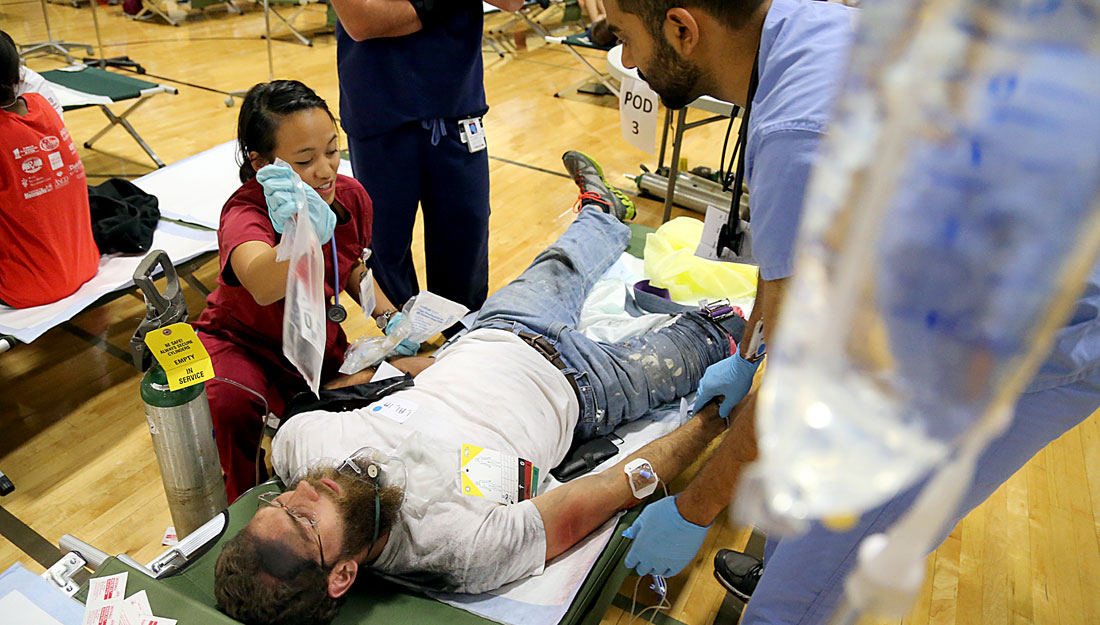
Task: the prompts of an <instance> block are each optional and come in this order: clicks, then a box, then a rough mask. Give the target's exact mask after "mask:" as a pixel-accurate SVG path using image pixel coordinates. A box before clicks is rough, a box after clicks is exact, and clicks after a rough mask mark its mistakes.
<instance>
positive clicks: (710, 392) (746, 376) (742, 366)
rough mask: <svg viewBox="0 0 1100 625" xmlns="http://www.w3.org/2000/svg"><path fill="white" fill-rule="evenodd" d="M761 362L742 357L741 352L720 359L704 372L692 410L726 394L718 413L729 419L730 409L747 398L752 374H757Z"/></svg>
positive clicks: (695, 410)
mask: <svg viewBox="0 0 1100 625" xmlns="http://www.w3.org/2000/svg"><path fill="white" fill-rule="evenodd" d="M759 366H760V362H759V361H757V362H749V361H747V360H745V359H744V358H742V357H741V352H740V351H738V352H737V353H736V354H734V355H732V356H730V357H729V358H726V359H725V360H719V361H718V362H716V363H714V364H713V365H711V366H709V367H707V370H706V372H704V373H703V379H702V380H700V381H699V390H697V391H696V392H695V404H694V405H693V406H692V408H691V410H692V412H699V409H700V408H702V407H703V406H706V405H707V402H709V401H710V400H712V399H714V398H715V397H718V396H719V395H723V396H725V399H723V400H722V405H721V406H719V407H718V414H719V415H720V416H721V417H722V418H723V419H727V420H728V419H729V417H730V411H731V410H733V407H734V406H736V405H737V403H738V402H739V401H741V400H742V399H744V398H745V395H747V394H748V392H749V389H750V388H752V376H753V375H755V374H756V368H757V367H759Z"/></svg>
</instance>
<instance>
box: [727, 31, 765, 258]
mask: <svg viewBox="0 0 1100 625" xmlns="http://www.w3.org/2000/svg"><path fill="white" fill-rule="evenodd" d="M756 54H757V59H756V60H755V61H753V64H752V78H750V79H749V93H748V98H747V101H746V102H745V107H744V108H743V109H742V110H741V126H740V127H739V128H738V130H737V146H736V149H735V150H734V152H733V154H732V155H731V156H730V161H731V162H732V161H733V158H734V157H736V158H737V167H736V169H735V170H734V173H733V174H732V176H731V175H729V174H727V175H726V179H725V181H724V183H723V185H722V190H723V191H733V202H732V204H731V206H730V213H729V217H727V218H726V223H725V224H724V225H723V226H722V228H721V229H720V230H719V232H718V252H719V253H721V252H722V250H723V249H724V248H728V249H730V250H731V251H732V252H733V253H734V254H735V255H737V256H740V255H741V251H742V249H743V247H744V244H745V231H744V229H743V228H742V226H741V194H742V193H743V186H744V182H745V150H746V149H748V143H749V133H748V129H749V113H750V112H752V99H753V98H754V97H756V88H757V84H758V83H759V82H760V74H759V64H760V59H759V56H760V51H759V49H758V50H757V53H756ZM726 170H727V171H729V168H728V167H727V168H726ZM731 185H732V187H733V188H732V189H731V188H730V187H731Z"/></svg>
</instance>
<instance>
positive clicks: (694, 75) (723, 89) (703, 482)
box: [606, 0, 856, 596]
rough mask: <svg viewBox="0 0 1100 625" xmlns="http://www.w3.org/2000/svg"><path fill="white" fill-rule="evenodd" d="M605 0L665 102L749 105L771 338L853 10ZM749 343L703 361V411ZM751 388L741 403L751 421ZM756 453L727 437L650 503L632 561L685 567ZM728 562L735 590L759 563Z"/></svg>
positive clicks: (737, 367) (638, 525)
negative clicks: (707, 99) (688, 476)
mask: <svg viewBox="0 0 1100 625" xmlns="http://www.w3.org/2000/svg"><path fill="white" fill-rule="evenodd" d="M606 7H607V19H608V24H609V25H610V28H611V30H612V31H613V32H614V33H615V34H616V35H617V36H618V37H619V39H620V40H621V41H622V42H623V63H624V64H625V65H626V66H627V67H637V68H638V72H639V73H640V74H642V76H643V77H644V78H645V80H646V81H647V82H648V83H649V84H650V86H651V87H653V90H654V91H656V92H657V94H658V95H659V96H660V97H661V100H662V102H664V103H665V105H666V106H668V107H670V108H679V107H683V106H686V105H687V104H688V103H689V102H691V101H693V100H694V99H696V98H698V97H700V96H703V95H711V96H714V97H716V98H719V99H722V100H726V101H728V102H733V103H734V104H737V105H738V106H741V107H742V108H743V110H744V113H743V114H744V116H745V117H746V118H747V121H746V123H744V124H743V125H742V132H743V133H744V134H745V135H746V136H745V137H743V138H742V139H741V140H743V141H745V143H743V144H742V145H743V154H741V155H740V156H739V159H740V162H739V163H738V167H743V168H744V169H743V177H744V180H745V181H746V182H747V185H748V189H749V197H750V198H751V202H752V229H751V235H750V234H749V233H746V234H745V238H746V243H745V245H744V246H743V248H742V250H741V251H740V252H739V253H741V254H742V256H743V257H748V256H749V255H751V260H752V261H754V262H756V263H757V264H758V265H759V266H760V284H759V288H758V289H757V294H756V302H755V305H754V306H753V309H752V315H751V317H750V318H749V322H748V327H749V328H755V327H756V325H757V323H758V322H761V323H762V325H763V330H764V334H765V336H769V335H770V334H771V331H772V330H773V329H774V328H775V323H776V320H777V319H778V313H779V304H780V302H781V300H782V297H783V293H784V289H785V288H786V282H787V278H788V277H789V276H790V275H791V271H792V269H793V265H794V262H793V261H794V239H795V234H796V232H797V231H798V223H799V219H800V216H801V212H802V196H803V193H804V192H805V188H806V183H807V181H808V179H809V175H810V168H811V165H812V164H813V161H814V155H815V153H816V151H817V147H818V144H819V143H820V141H821V139H822V137H823V136H824V133H825V131H826V128H827V126H828V122H829V115H830V113H831V110H832V101H833V98H834V95H835V93H836V91H837V84H838V82H839V79H840V77H841V72H842V70H843V68H844V64H845V61H846V59H847V52H848V48H849V45H850V42H851V38H852V34H853V24H854V19H855V15H856V11H855V10H853V9H850V8H848V7H845V6H843V5H840V4H836V3H831V2H817V1H813V0H735V1H732V2H730V1H724V0H681V1H674V0H606ZM735 184H738V185H739V181H738V182H735ZM734 251H738V250H734ZM747 343H748V341H746V342H745V343H744V344H742V346H741V349H740V350H738V353H736V354H734V355H732V356H730V357H729V358H727V359H724V360H722V361H720V362H718V363H716V364H714V365H712V366H711V367H710V368H709V369H708V370H707V372H706V374H705V375H704V377H703V380H702V381H701V383H700V386H699V390H698V392H697V394H696V400H695V408H696V409H699V408H700V407H702V406H703V405H705V404H706V403H707V402H708V401H710V400H711V399H714V398H716V397H720V398H724V400H723V401H722V403H721V407H720V410H719V414H720V415H721V416H723V417H727V416H728V415H729V414H730V411H731V409H732V407H733V406H734V405H736V404H738V403H739V402H741V400H742V399H743V398H744V397H745V396H746V394H747V393H748V391H749V388H750V387H751V385H752V379H753V375H754V373H755V371H756V367H757V364H758V363H756V362H749V360H747V358H749V357H750V355H749V354H748V353H747V348H748V345H747ZM754 397H755V396H752V397H750V398H749V400H748V401H746V402H744V406H742V408H743V409H742V410H741V412H740V414H741V415H742V418H745V419H747V420H748V421H749V422H750V425H751V421H753V420H754V412H755V408H754V405H755V404H754ZM755 457H756V446H755V443H754V439H753V438H752V437H748V438H745V439H737V440H734V439H730V438H727V439H726V440H725V441H724V442H723V444H722V447H720V448H719V449H718V450H716V452H715V454H714V456H713V457H712V458H711V461H710V462H709V463H708V464H707V465H706V466H705V467H704V468H703V470H702V472H701V473H700V475H699V476H698V477H697V478H696V479H695V480H694V481H693V482H692V483H691V484H690V485H689V487H688V488H687V489H686V490H685V491H684V492H683V493H681V494H679V495H678V496H677V497H676V498H675V499H671V498H670V499H666V500H664V501H661V502H659V503H658V505H654V506H651V507H650V508H648V509H647V510H646V511H645V513H644V514H643V515H642V516H641V517H640V518H639V519H638V520H637V521H636V522H635V524H634V526H633V527H631V532H632V534H633V535H634V537H635V544H634V545H633V546H632V548H631V551H630V553H628V554H627V559H626V563H627V566H630V567H637V569H638V571H639V572H641V573H645V572H649V571H651V570H657V571H666V572H669V571H671V573H672V574H675V573H678V572H679V571H680V570H681V569H682V568H683V567H684V566H685V565H686V564H687V563H688V562H690V561H691V559H692V558H693V557H694V556H695V553H696V552H697V551H698V549H699V547H700V546H701V545H702V542H703V538H704V537H705V536H706V531H707V528H708V527H709V526H710V524H711V523H712V522H713V520H714V518H715V517H716V516H717V515H718V513H719V512H721V511H722V509H723V508H725V506H726V504H727V503H728V502H729V495H730V492H731V491H732V490H733V488H734V486H735V484H736V483H737V479H738V476H739V475H740V471H741V468H742V466H743V465H744V464H746V463H747V462H749V461H751V460H753V459H754V458H755ZM726 560H730V562H728V564H729V566H730V567H733V568H734V569H735V574H733V575H725V578H726V579H723V575H719V580H720V581H723V583H725V584H726V586H727V587H728V588H731V590H734V591H735V592H738V589H739V588H741V587H743V586H744V584H745V583H748V582H749V581H751V578H752V577H753V575H756V574H757V573H758V571H759V567H757V568H755V569H754V568H753V565H754V564H757V563H758V562H757V561H755V559H752V558H750V557H749V556H744V555H743V554H736V553H733V552H724V553H723V559H722V560H721V562H720V564H722V565H725V564H727V562H726ZM750 570H752V571H753V575H748V573H749V571H750ZM728 572H729V571H728V570H726V569H721V568H720V570H719V573H728ZM730 578H733V579H732V580H731V579H730ZM750 592H751V591H750ZM741 594H742V595H743V596H746V595H747V594H748V593H747V592H742V593H741Z"/></svg>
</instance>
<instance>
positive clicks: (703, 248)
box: [695, 206, 737, 262]
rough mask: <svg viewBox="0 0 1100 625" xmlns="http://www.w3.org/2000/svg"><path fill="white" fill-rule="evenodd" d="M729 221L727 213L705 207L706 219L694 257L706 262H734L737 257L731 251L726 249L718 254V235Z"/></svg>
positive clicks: (711, 207) (712, 207) (714, 207)
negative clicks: (704, 259) (703, 259)
mask: <svg viewBox="0 0 1100 625" xmlns="http://www.w3.org/2000/svg"><path fill="white" fill-rule="evenodd" d="M727 219H729V211H724V210H722V209H720V208H718V207H716V206H707V217H706V220H705V221H704V222H703V236H702V238H700V239H699V247H697V248H695V255H696V256H698V257H699V258H706V259H707V260H725V261H731V262H736V261H737V255H736V254H734V253H733V250H731V249H729V248H726V249H724V250H722V253H721V254H718V235H719V233H721V231H722V226H724V225H726V220H727Z"/></svg>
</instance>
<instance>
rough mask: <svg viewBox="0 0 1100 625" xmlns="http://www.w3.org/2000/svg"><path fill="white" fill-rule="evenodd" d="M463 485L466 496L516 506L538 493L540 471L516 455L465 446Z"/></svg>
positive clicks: (462, 472)
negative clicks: (515, 504) (514, 504)
mask: <svg viewBox="0 0 1100 625" xmlns="http://www.w3.org/2000/svg"><path fill="white" fill-rule="evenodd" d="M461 454H462V455H461V458H460V478H461V479H460V482H461V484H460V486H459V488H460V489H461V492H462V494H463V495H470V496H473V497H483V498H485V499H491V500H493V501H496V502H497V503H503V504H513V503H519V502H521V501H524V500H527V499H530V498H532V497H534V496H535V495H537V494H538V488H539V469H538V467H536V466H535V465H534V464H532V463H531V461H530V460H524V459H523V458H520V457H518V456H516V455H513V454H509V453H504V452H501V451H495V450H492V449H485V448H484V447H478V446H476V445H470V444H463V445H462V451H461Z"/></svg>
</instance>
